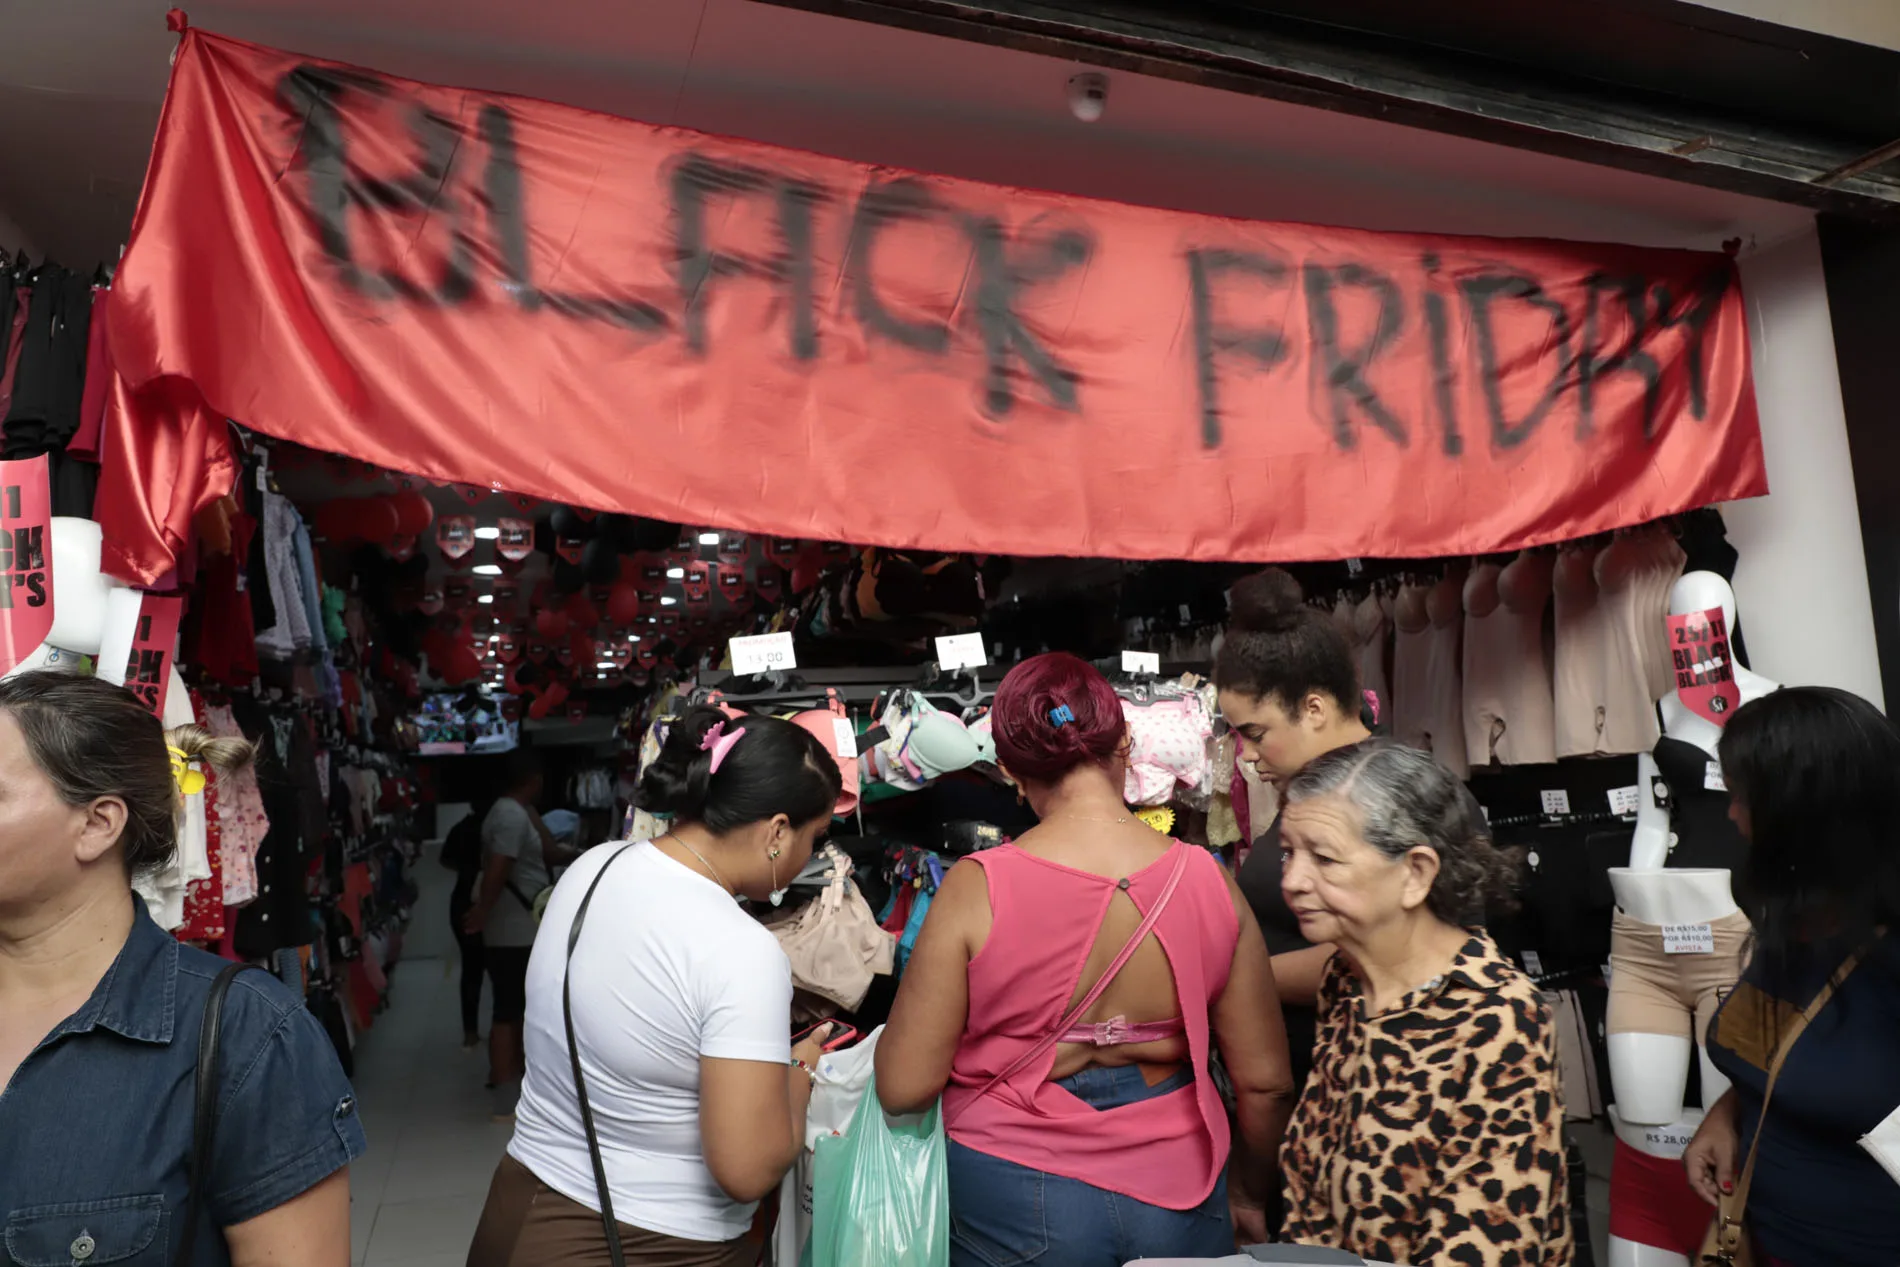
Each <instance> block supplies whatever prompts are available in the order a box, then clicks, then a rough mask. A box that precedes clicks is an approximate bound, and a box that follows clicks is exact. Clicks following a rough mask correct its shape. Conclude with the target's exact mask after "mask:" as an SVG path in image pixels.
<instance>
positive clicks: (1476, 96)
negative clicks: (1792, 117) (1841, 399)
mask: <svg viewBox="0 0 1900 1267" xmlns="http://www.w3.org/2000/svg"><path fill="white" fill-rule="evenodd" d="M757 2H759V3H765V4H774V5H778V6H780V7H784V8H793V9H802V10H806V11H809V12H814V13H823V14H829V15H832V16H836V17H843V18H851V19H855V20H857V21H863V22H873V23H878V24H881V25H885V26H894V27H901V28H904V29H908V30H914V31H920V32H924V33H927V34H932V35H941V36H948V37H950V38H954V39H962V40H969V41H974V42H977V43H983V44H990V45H995V46H998V47H1003V48H1011V49H1017V50H1020V51H1023V52H1029V53H1037V54H1042V55H1044V56H1050V57H1059V58H1064V59H1067V60H1071V61H1077V62H1082V63H1085V64H1088V65H1094V66H1101V67H1105V68H1108V69H1113V70H1125V71H1130V72H1134V73H1138V74H1143V75H1152V76H1157V77H1160V78H1164V79H1173V80H1178V81H1181V82H1184V83H1192V84H1199V85H1203V86H1206V87H1211V88H1219V89H1223V90H1225V91H1229V92H1239V93H1245V94H1248V95H1251V96H1257V97H1267V98H1272V99H1274V100H1279V101H1286V102H1290V103H1293V104H1296V105H1303V106H1311V107H1316V108H1319V109H1323V110H1331V111H1336V112H1339V113H1344V114H1352V115H1358V116H1361V117H1365V118H1371V119H1377V120H1380V121H1382V122H1387V123H1397V124H1402V125H1405V126H1409V127H1417V128H1424V129H1429V130H1431V131H1435V132H1442V133H1447V134H1451V135H1456V136H1463V137H1468V138H1471V139H1473V140H1479V141H1488V142H1492V143H1496V144H1502V145H1508V146H1512V147H1515V148H1518V149H1524V150H1532V151H1536V152H1539V153H1544V154H1551V155H1555V156H1557V157H1561V158H1569V159H1576V160H1581V161H1585V162H1591V163H1596V164H1599V165H1602V166H1606V167H1616V168H1621V169H1624V170H1627V171H1635V172H1641V173H1644V174H1647V175H1652V176H1660V177H1664V178H1667V179H1671V180H1679V181H1684V182H1688V183H1691V184H1698V185H1705V186H1708V187H1711V188H1716V189H1724V190H1728V191H1731V192H1734V193H1741V194H1748V195H1751V196H1754V197H1758V198H1767V199H1772V200H1775V201H1778V202H1784V203H1790V204H1794V205H1797V206H1803V207H1808V208H1811V209H1813V210H1816V211H1830V212H1835V213H1838V214H1843V215H1849V216H1854V217H1856V218H1861V219H1874V220H1882V221H1888V222H1894V223H1900V174H1896V173H1893V172H1890V171H1885V170H1882V169H1883V167H1884V166H1885V164H1886V163H1887V161H1888V160H1889V159H1891V158H1892V157H1894V156H1895V154H1892V153H1888V152H1887V150H1884V149H1883V150H1880V151H1875V152H1874V153H1873V154H1871V155H1870V154H1869V153H1868V146H1867V145H1866V144H1865V143H1864V142H1863V141H1861V140H1858V139H1854V138H1840V137H1833V136H1817V135H1815V134H1813V133H1812V132H1806V131H1802V130H1797V129H1795V128H1781V127H1776V126H1774V125H1772V124H1769V125H1764V124H1763V123H1761V122H1760V121H1757V120H1740V119H1735V118H1732V117H1728V116H1726V115H1723V114H1721V113H1718V112H1716V111H1713V110H1707V111H1699V110H1698V108H1697V107H1696V106H1695V105H1694V104H1693V103H1690V102H1685V101H1680V100H1676V99H1673V98H1662V97H1655V96H1651V97H1644V96H1642V95H1641V94H1638V93H1630V92H1622V91H1619V90H1617V89H1613V88H1611V87H1609V86H1607V85H1600V84H1590V83H1587V82H1582V81H1574V80H1565V79H1564V78H1563V77H1561V76H1556V75H1551V74H1548V73H1546V72H1541V71H1538V70H1536V69H1535V68H1530V67H1522V66H1513V65H1510V64H1508V63H1504V62H1498V61H1492V60H1488V59H1484V58H1481V57H1474V56H1471V55H1468V54H1460V53H1457V52H1452V51H1449V50H1444V49H1437V48H1427V47H1425V46H1423V45H1419V44H1408V43H1402V42H1399V41H1394V40H1382V39H1379V38H1377V37H1366V36H1363V35H1356V34H1355V33H1353V32H1349V31H1346V30H1343V29H1340V28H1333V27H1322V26H1318V25H1316V24H1314V23H1311V22H1305V21H1300V20H1289V19H1284V18H1281V17H1277V16H1276V15H1272V14H1265V13H1258V12H1253V13H1248V14H1246V15H1245V20H1244V23H1243V22H1240V21H1236V20H1222V19H1223V18H1225V17H1226V15H1225V14H1224V13H1223V14H1218V15H1216V16H1214V17H1210V16H1208V11H1205V10H1203V9H1201V8H1199V7H1197V6H1192V5H1183V4H1179V3H1169V2H1168V0H1153V2H1152V3H1145V4H1144V3H1134V2H1130V0H1122V2H1119V3H1114V2H1110V3H1095V4H1085V3H1082V2H1081V0H1054V2H1051V0H985V2H983V3H976V2H971V0H757ZM1896 152H1900V151H1896ZM1870 158H1873V159H1876V160H1877V161H1876V162H1873V163H1868V162H1867V161H1866V160H1868V159H1870Z"/></svg>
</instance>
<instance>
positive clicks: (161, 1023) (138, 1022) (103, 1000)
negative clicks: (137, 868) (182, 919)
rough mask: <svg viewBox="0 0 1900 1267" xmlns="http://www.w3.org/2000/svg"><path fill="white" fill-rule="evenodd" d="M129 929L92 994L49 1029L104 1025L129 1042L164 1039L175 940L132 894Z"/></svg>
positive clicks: (168, 1028)
mask: <svg viewBox="0 0 1900 1267" xmlns="http://www.w3.org/2000/svg"><path fill="white" fill-rule="evenodd" d="M132 908H133V914H132V931H131V933H130V934H129V935H128V936H127V937H126V939H125V945H123V946H121V947H120V948H119V955H118V958H116V959H114V960H113V961H112V966H111V967H110V968H108V969H106V975H105V976H104V977H102V978H100V981H99V984H98V986H97V987H96V988H94V990H93V992H92V997H91V998H89V999H87V1000H86V1003H85V1006H83V1007H81V1008H80V1009H79V1010H78V1011H77V1012H75V1013H73V1015H72V1017H71V1018H70V1019H69V1020H68V1021H67V1022H66V1023H65V1024H64V1025H62V1026H60V1027H59V1029H58V1030H57V1031H55V1035H54V1036H55V1037H57V1036H58V1035H60V1034H83V1033H86V1032H87V1031H89V1030H92V1029H95V1028H103V1029H109V1030H111V1031H112V1032H113V1033H115V1034H121V1035H123V1036H124V1037H126V1038H130V1039H132V1040H133V1041H135V1042H141V1043H169V1042H171V1040H172V1028H173V1024H174V1022H175V1020H176V1013H177V1003H178V942H177V939H175V938H173V937H171V936H170V935H169V934H167V933H166V932H165V931H164V930H163V929H161V928H160V927H159V926H158V925H157V924H156V923H154V922H153V920H152V917H151V914H150V913H149V912H147V911H146V909H145V900H144V899H143V898H141V897H139V896H138V895H137V894H136V893H135V894H133V895H132Z"/></svg>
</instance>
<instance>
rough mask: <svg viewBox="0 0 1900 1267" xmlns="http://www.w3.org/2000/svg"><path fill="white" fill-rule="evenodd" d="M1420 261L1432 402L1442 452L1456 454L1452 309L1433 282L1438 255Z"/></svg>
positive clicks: (1461, 447)
mask: <svg viewBox="0 0 1900 1267" xmlns="http://www.w3.org/2000/svg"><path fill="white" fill-rule="evenodd" d="M1420 262H1421V263H1422V264H1423V265H1424V266H1425V277H1426V285H1425V332H1426V335H1427V336H1428V337H1429V338H1430V340H1431V356H1432V404H1433V406H1434V407H1435V408H1436V409H1437V410H1438V426H1439V432H1440V435H1441V436H1442V437H1443V446H1444V450H1445V456H1446V457H1449V458H1455V457H1458V456H1459V455H1460V454H1462V453H1463V452H1464V451H1465V437H1464V434H1463V433H1462V432H1461V431H1459V430H1458V396H1457V392H1456V391H1455V387H1456V384H1457V381H1458V376H1457V373H1456V372H1455V371H1454V370H1453V369H1452V367H1451V312H1450V307H1449V305H1448V304H1446V302H1445V296H1444V294H1443V293H1441V292H1440V291H1439V289H1438V287H1437V286H1436V285H1433V284H1432V283H1434V282H1436V281H1437V280H1438V268H1439V260H1438V256H1437V255H1435V254H1431V253H1429V252H1428V253H1427V254H1426V255H1425V256H1424V257H1423V259H1422V260H1421V261H1420Z"/></svg>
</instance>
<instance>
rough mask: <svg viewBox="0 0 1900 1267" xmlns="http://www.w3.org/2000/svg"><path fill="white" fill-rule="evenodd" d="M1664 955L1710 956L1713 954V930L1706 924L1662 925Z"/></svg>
mask: <svg viewBox="0 0 1900 1267" xmlns="http://www.w3.org/2000/svg"><path fill="white" fill-rule="evenodd" d="M1662 933H1663V953H1664V954H1665V955H1712V954H1714V953H1715V929H1714V928H1713V927H1712V926H1710V925H1708V924H1664V925H1663V926H1662Z"/></svg>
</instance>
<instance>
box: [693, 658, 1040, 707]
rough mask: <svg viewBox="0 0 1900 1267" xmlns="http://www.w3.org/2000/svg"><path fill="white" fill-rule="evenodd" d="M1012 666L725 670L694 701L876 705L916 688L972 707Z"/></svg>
mask: <svg viewBox="0 0 1900 1267" xmlns="http://www.w3.org/2000/svg"><path fill="white" fill-rule="evenodd" d="M1011 667H1012V666H1009V665H990V666H987V667H985V668H981V669H959V670H957V671H956V672H954V673H951V674H945V673H944V672H943V671H942V670H940V669H938V668H937V666H936V665H934V664H931V665H925V666H923V667H922V668H921V669H918V668H910V669H905V668H890V667H885V668H850V669H795V670H791V671H789V672H782V673H772V674H753V675H749V676H742V675H740V674H736V673H730V672H727V671H726V670H724V669H709V670H707V671H706V672H704V673H702V674H700V677H699V685H698V687H696V688H695V689H694V691H693V693H692V695H691V696H690V701H691V702H692V703H694V704H701V703H704V702H705V701H706V700H707V699H709V698H710V697H712V696H713V695H715V694H716V695H719V696H720V697H721V698H722V699H723V700H724V701H725V702H726V703H729V704H731V705H732V706H733V707H735V708H745V707H749V706H753V705H760V704H770V705H780V704H809V705H810V706H811V707H814V708H822V707H824V705H825V702H826V701H827V699H828V698H829V696H830V693H834V692H835V693H836V695H837V697H838V699H839V701H840V702H841V703H844V704H873V703H876V702H877V701H878V700H879V699H882V698H883V697H885V696H887V695H889V694H890V693H891V692H892V691H901V690H912V691H918V692H920V693H922V694H924V695H927V696H930V697H932V698H937V699H954V700H956V701H957V702H958V703H959V704H962V705H964V706H966V707H967V706H969V705H972V704H980V703H983V702H985V701H986V700H988V699H989V698H990V697H991V696H992V695H994V694H995V693H996V684H997V683H998V682H1000V681H1002V679H1003V675H1004V674H1005V673H1007V672H1008V671H1009V669H1010V668H1011Z"/></svg>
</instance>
